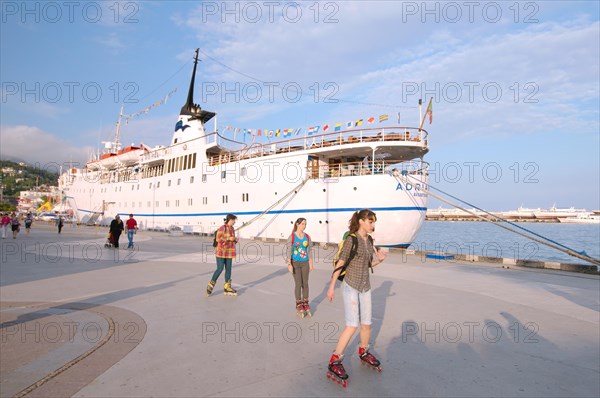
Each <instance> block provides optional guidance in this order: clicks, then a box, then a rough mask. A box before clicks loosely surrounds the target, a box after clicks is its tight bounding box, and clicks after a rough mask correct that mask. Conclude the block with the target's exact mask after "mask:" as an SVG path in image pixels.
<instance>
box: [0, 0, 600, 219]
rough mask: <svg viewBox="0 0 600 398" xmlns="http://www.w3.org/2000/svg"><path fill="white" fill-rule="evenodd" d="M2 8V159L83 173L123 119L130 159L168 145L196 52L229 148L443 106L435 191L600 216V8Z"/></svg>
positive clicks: (6, 4)
mask: <svg viewBox="0 0 600 398" xmlns="http://www.w3.org/2000/svg"><path fill="white" fill-rule="evenodd" d="M0 5H1V9H0V14H1V31H0V33H1V34H0V80H1V88H0V95H1V101H2V102H1V108H0V109H1V110H0V134H1V136H0V144H1V145H0V158H2V159H19V160H24V161H26V162H28V163H30V164H33V165H37V166H39V167H42V168H46V169H49V170H58V169H60V166H61V165H63V166H64V167H66V165H68V164H69V163H71V162H72V163H74V164H78V165H83V164H84V163H85V161H86V160H88V159H89V156H90V154H91V153H94V152H97V150H98V148H99V147H100V146H101V142H102V141H108V140H111V139H113V138H114V134H115V128H116V127H115V125H116V121H117V120H118V115H119V110H120V108H121V106H123V108H124V110H123V113H124V114H125V115H135V116H132V117H131V118H129V120H128V121H127V124H123V125H122V128H121V140H122V142H123V143H125V144H127V145H128V144H130V143H135V144H138V143H140V142H143V143H145V144H147V145H150V146H155V145H167V144H168V143H169V142H170V140H171V137H172V133H173V130H174V125H175V122H176V121H177V117H178V114H179V110H180V109H181V106H182V105H183V104H184V102H185V99H186V97H187V91H188V87H189V80H190V76H191V71H192V66H193V55H194V51H195V49H196V48H199V49H200V59H201V62H200V63H199V65H198V72H197V76H196V86H195V102H196V103H200V105H201V106H202V108H203V109H206V110H209V111H213V112H216V113H217V127H218V128H219V131H221V132H223V131H224V128H225V126H233V127H238V128H242V129H243V128H250V129H278V128H281V129H285V128H294V129H295V128H303V130H304V131H306V130H307V129H308V127H309V126H323V125H325V124H330V125H333V124H335V123H338V122H341V123H345V122H346V121H348V120H358V119H361V118H362V119H364V120H365V121H366V119H367V118H368V117H370V116H375V117H377V116H379V115H382V114H389V115H390V119H389V120H388V122H386V123H389V124H390V125H397V124H398V118H399V119H400V125H403V126H414V127H418V125H419V123H420V113H419V107H418V100H419V99H422V100H423V102H424V103H425V104H427V102H428V101H429V99H430V98H433V99H432V107H433V122H432V123H431V124H430V123H429V120H427V121H426V122H425V125H424V127H425V129H427V131H428V142H429V146H430V152H429V153H428V154H427V155H426V157H425V160H426V161H427V162H429V164H430V184H431V186H432V187H433V188H437V189H440V190H443V191H445V192H448V193H451V194H452V195H454V196H456V197H459V198H461V199H463V200H465V201H467V202H468V203H470V204H473V205H476V206H478V207H481V208H485V209H488V210H492V211H502V210H511V209H516V208H517V207H519V206H524V207H531V208H537V207H542V208H549V207H551V206H553V205H556V206H557V207H571V206H574V207H577V208H586V209H588V210H596V209H600V160H599V159H600V116H599V109H600V103H599V102H600V101H599V95H600V54H599V49H600V39H599V38H600V24H599V13H600V11H599V2H597V1H520V2H517V1H506V2H505V1H483V2H482V1H472V2H462V1H457V2H438V1H431V2H423V1H403V2H401V1H302V2H287V1H256V2H255V1H243V2H242V1H227V2H224V1H203V2H195V1H168V2H166V1H165V2H160V1H141V2H137V1H122V2H119V1H106V2H104V1H81V2H80V1H68V2H61V1H57V2H54V1H43V2H42V1H28V2H22V1H1V2H0ZM165 99H166V101H165ZM161 100H163V101H162V102H161ZM153 104H154V105H155V106H152V107H151V108H150V109H149V111H148V112H147V113H144V112H143V111H144V110H145V109H147V108H149V107H150V106H151V105H153ZM156 104H158V105H156ZM425 106H426V105H425ZM425 106H424V107H423V112H424V111H425ZM398 114H399V115H398ZM374 125H375V126H378V124H377V122H376V123H375V124H374ZM208 127H210V129H212V128H214V121H213V120H211V121H210V122H209V123H208ZM224 134H227V133H224ZM229 134H231V132H229ZM237 138H238V139H240V138H241V137H240V135H238V136H237ZM249 139H250V138H248V140H249ZM256 139H257V140H258V138H256ZM439 205H440V202H438V201H437V200H435V199H432V200H430V206H429V207H438V206H439ZM444 207H448V206H447V205H445V206H444ZM468 207H470V206H468Z"/></svg>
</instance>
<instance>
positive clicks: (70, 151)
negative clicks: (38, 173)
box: [0, 125, 92, 167]
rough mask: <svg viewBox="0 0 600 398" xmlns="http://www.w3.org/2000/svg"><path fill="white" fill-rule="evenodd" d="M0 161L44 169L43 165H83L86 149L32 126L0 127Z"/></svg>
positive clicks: (89, 149)
mask: <svg viewBox="0 0 600 398" xmlns="http://www.w3.org/2000/svg"><path fill="white" fill-rule="evenodd" d="M0 129H1V134H0V136H1V137H2V138H1V143H2V145H1V146H0V158H2V159H21V160H24V161H25V162H27V163H30V164H33V165H36V164H39V165H40V167H44V165H47V164H53V165H56V164H59V165H65V167H66V165H68V164H69V163H70V162H73V164H79V165H83V164H84V163H85V161H86V160H87V159H88V155H89V154H90V153H91V151H92V148H90V147H76V146H74V145H72V144H71V143H69V142H67V141H65V140H62V139H60V138H58V137H56V136H55V135H54V134H52V133H49V132H46V131H43V130H41V129H39V128H37V127H32V126H23V125H22V126H1V128H0Z"/></svg>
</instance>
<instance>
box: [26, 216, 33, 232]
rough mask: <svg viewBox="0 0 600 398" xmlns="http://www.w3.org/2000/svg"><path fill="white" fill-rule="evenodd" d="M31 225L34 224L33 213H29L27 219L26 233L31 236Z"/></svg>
mask: <svg viewBox="0 0 600 398" xmlns="http://www.w3.org/2000/svg"><path fill="white" fill-rule="evenodd" d="M31 224H33V216H32V215H31V213H27V216H26V217H25V232H26V233H27V235H29V231H31Z"/></svg>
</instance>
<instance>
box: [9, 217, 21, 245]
mask: <svg viewBox="0 0 600 398" xmlns="http://www.w3.org/2000/svg"><path fill="white" fill-rule="evenodd" d="M20 227H21V223H20V222H19V217H18V216H17V215H16V214H15V213H13V214H11V216H10V229H11V230H12V233H13V239H17V234H18V233H19V231H21V228H20Z"/></svg>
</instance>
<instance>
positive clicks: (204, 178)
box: [202, 174, 206, 182]
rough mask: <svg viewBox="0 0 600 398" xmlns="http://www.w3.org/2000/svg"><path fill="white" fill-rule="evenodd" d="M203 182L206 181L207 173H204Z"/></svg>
mask: <svg viewBox="0 0 600 398" xmlns="http://www.w3.org/2000/svg"><path fill="white" fill-rule="evenodd" d="M202 182H206V174H202Z"/></svg>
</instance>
